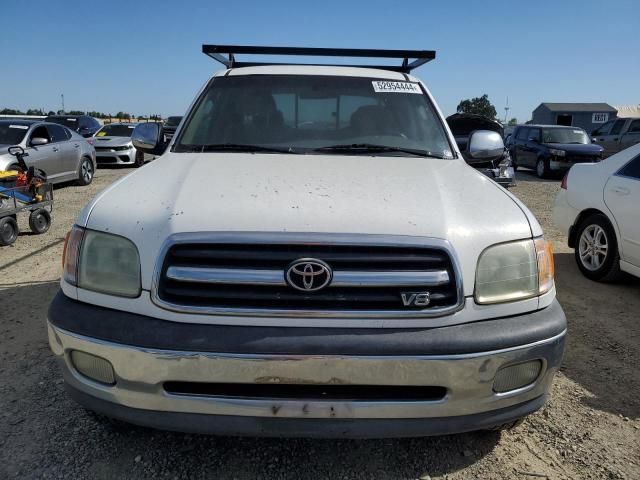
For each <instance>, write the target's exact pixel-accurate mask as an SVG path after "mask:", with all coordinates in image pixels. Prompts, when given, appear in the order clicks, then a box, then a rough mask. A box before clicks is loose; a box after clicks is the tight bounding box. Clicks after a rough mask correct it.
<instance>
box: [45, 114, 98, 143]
mask: <svg viewBox="0 0 640 480" xmlns="http://www.w3.org/2000/svg"><path fill="white" fill-rule="evenodd" d="M44 120H45V122H52V123H58V124H60V125H64V126H65V127H67V128H70V129H71V130H73V131H74V132H77V133H79V134H80V135H82V136H83V137H85V138H90V137H93V135H95V133H96V132H97V131H98V129H99V128H100V126H101V125H100V122H98V120H96V119H95V118H93V117H90V116H89V115H50V116H48V117H47V118H45V119H44Z"/></svg>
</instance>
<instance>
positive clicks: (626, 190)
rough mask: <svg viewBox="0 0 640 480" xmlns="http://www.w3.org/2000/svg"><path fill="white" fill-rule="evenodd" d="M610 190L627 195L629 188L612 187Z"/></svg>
mask: <svg viewBox="0 0 640 480" xmlns="http://www.w3.org/2000/svg"><path fill="white" fill-rule="evenodd" d="M611 191H612V192H614V193H617V194H618V195H629V189H628V188H625V187H613V188H612V189H611Z"/></svg>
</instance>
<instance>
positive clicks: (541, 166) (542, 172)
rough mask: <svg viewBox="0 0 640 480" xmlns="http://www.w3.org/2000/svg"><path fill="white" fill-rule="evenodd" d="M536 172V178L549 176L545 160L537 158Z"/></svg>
mask: <svg viewBox="0 0 640 480" xmlns="http://www.w3.org/2000/svg"><path fill="white" fill-rule="evenodd" d="M536 174H537V175H538V178H547V177H548V176H549V164H548V162H547V161H546V160H544V159H542V158H539V159H538V162H537V163H536Z"/></svg>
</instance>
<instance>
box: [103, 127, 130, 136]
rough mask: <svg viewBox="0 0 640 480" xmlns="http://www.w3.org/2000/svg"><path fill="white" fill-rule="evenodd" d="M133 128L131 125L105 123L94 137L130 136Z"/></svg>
mask: <svg viewBox="0 0 640 480" xmlns="http://www.w3.org/2000/svg"><path fill="white" fill-rule="evenodd" d="M134 128H135V127H134V126H133V125H105V126H104V127H102V128H101V129H100V130H98V133H96V137H130V136H131V134H132V133H133V129H134Z"/></svg>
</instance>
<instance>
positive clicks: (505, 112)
mask: <svg viewBox="0 0 640 480" xmlns="http://www.w3.org/2000/svg"><path fill="white" fill-rule="evenodd" d="M508 116H509V97H507V105H506V106H505V107H504V123H505V124H506V123H507V117H508Z"/></svg>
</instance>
